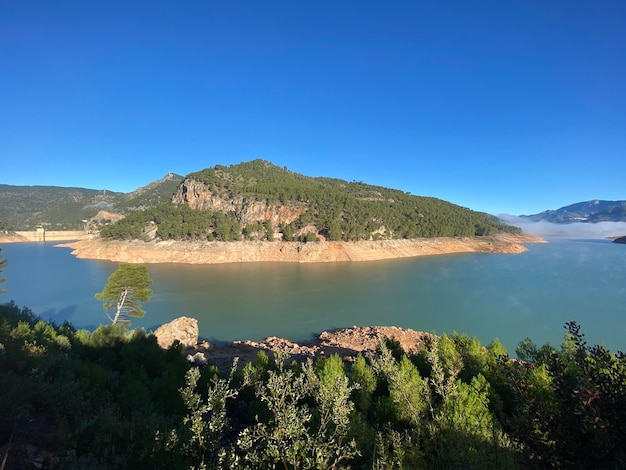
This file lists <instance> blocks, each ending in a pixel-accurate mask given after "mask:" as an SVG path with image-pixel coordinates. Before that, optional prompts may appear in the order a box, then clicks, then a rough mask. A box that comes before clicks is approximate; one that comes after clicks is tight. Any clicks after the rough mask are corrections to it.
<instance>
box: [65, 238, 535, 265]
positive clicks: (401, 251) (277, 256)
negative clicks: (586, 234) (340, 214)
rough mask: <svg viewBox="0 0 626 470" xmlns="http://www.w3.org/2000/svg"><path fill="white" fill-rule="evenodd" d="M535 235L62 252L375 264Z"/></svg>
mask: <svg viewBox="0 0 626 470" xmlns="http://www.w3.org/2000/svg"><path fill="white" fill-rule="evenodd" d="M543 242H545V241H544V240H543V239H541V238H538V237H535V236H532V235H508V234H507V235H498V236H495V237H476V238H470V237H464V238H443V237H442V238H421V239H411V240H378V241H359V242H327V241H320V242H311V243H301V242H281V241H274V242H267V241H258V242H254V241H241V242H215V241H214V242H183V241H151V242H144V241H139V240H135V241H115V240H102V239H100V238H97V237H93V238H89V239H85V240H78V241H74V242H71V243H64V244H60V245H57V246H60V247H67V248H71V249H72V254H73V255H75V256H76V257H78V258H86V259H99V260H109V261H115V262H120V263H147V264H150V263H184V264H219V263H250V262H286V263H321V262H338V261H344V262H345V261H375V260H384V259H393V258H408V257H414V256H425V255H441V254H452V253H474V252H479V253H521V252H524V251H526V250H527V248H526V247H525V246H524V245H523V244H524V243H543Z"/></svg>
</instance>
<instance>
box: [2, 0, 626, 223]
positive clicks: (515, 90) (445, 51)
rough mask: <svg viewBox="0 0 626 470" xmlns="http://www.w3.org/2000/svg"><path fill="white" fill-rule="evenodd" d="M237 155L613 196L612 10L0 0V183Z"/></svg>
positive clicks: (574, 4)
mask: <svg viewBox="0 0 626 470" xmlns="http://www.w3.org/2000/svg"><path fill="white" fill-rule="evenodd" d="M255 158H262V159H265V160H268V161H271V162H272V163H274V164H277V165H279V166H287V167H288V168H289V169H290V170H293V171H296V172H299V173H303V174H305V175H308V176H331V177H336V178H342V179H346V180H349V181H352V180H358V181H364V182H366V183H371V184H378V185H383V186H388V187H393V188H397V189H402V190H404V191H408V192H411V193H413V194H417V195H425V196H434V197H439V198H441V199H445V200H448V201H451V202H453V203H456V204H460V205H463V206H466V207H470V208H472V209H475V210H480V211H485V212H490V213H493V214H500V213H510V214H529V213H536V212H540V211H542V210H544V209H556V208H558V207H561V206H564V205H568V204H570V203H574V202H578V201H583V200H589V199H596V198H598V199H626V1H624V0H618V1H603V0H596V1H589V0H584V1H582V0H564V1H561V0H556V1H553V0H529V1H515V0H506V1H503V0H495V1H491V0H487V1H482V0H480V1H467V0H450V1H433V0H431V1H420V0H412V1H395V0H394V1H376V2H372V1H342V0H333V1H324V0H316V1H271V0H268V1H231V2H227V1H220V2H215V1H210V0H198V1H169V2H164V1H159V0H150V1H127V0H125V1H116V0H105V1H99V0H93V1H84V0H80V1H78V0H77V1H64V0H54V1H50V0H39V1H31V0H20V1H10V0H0V162H1V164H0V175H1V176H0V183H5V184H16V185H35V184H37V185H56V186H80V187H87V188H93V189H110V190H115V191H123V192H129V191H132V190H133V189H135V188H136V187H138V186H142V185H145V184H147V183H148V182H150V181H152V180H154V179H157V178H160V177H162V176H164V175H165V174H166V173H168V172H170V171H171V172H174V173H179V174H181V175H185V174H187V173H190V172H192V171H197V170H201V169H203V168H207V167H210V166H214V165H216V164H223V165H229V164H233V163H239V162H242V161H248V160H252V159H255Z"/></svg>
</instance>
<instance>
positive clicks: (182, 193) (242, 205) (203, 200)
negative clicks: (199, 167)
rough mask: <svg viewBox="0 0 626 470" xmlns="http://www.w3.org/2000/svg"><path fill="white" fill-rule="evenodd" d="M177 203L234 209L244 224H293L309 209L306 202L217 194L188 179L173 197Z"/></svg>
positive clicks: (192, 206) (195, 206)
mask: <svg viewBox="0 0 626 470" xmlns="http://www.w3.org/2000/svg"><path fill="white" fill-rule="evenodd" d="M172 202H173V203H174V204H187V205H188V206H189V207H191V208H192V209H203V210H206V209H210V210H214V211H220V212H224V213H226V212H233V213H234V214H235V216H236V217H237V220H238V221H239V222H240V223H241V224H242V225H244V226H245V225H247V224H251V223H255V222H264V221H266V220H269V221H271V222H272V225H274V226H275V227H278V226H279V225H280V224H290V223H291V222H293V221H294V220H296V219H297V218H298V217H300V215H301V214H303V213H304V212H306V210H307V206H306V204H304V203H291V204H289V205H282V204H271V203H267V202H266V201H255V200H250V199H248V198H245V197H235V198H232V199H225V198H223V197H221V196H219V195H214V194H213V193H212V192H211V191H210V190H209V188H207V186H206V185H205V184H204V183H201V182H199V181H195V180H193V179H186V180H185V181H183V183H182V184H181V185H180V186H179V187H178V190H177V191H176V194H174V197H173V198H172Z"/></svg>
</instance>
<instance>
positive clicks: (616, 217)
mask: <svg viewBox="0 0 626 470" xmlns="http://www.w3.org/2000/svg"><path fill="white" fill-rule="evenodd" d="M520 217H523V218H526V219H528V220H531V221H533V222H539V221H546V222H552V223H555V224H570V223H573V222H586V223H597V222H626V201H601V200H599V199H595V200H593V201H585V202H577V203H575V204H571V205H569V206H565V207H561V208H560V209H557V210H547V211H543V212H540V213H539V214H534V215H522V216H520Z"/></svg>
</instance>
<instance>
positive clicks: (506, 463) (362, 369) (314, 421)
mask: <svg viewBox="0 0 626 470" xmlns="http://www.w3.org/2000/svg"><path fill="white" fill-rule="evenodd" d="M566 328H567V332H566V335H565V338H564V341H563V344H562V345H561V346H560V347H559V348H554V347H552V346H550V345H547V344H546V345H544V346H537V345H535V344H534V343H532V341H530V340H526V341H524V342H522V343H521V344H520V346H519V348H518V349H517V357H518V359H516V360H513V359H511V358H509V357H508V356H507V353H506V351H505V350H504V348H503V347H502V345H501V344H500V343H499V342H498V341H497V340H495V341H494V342H492V343H491V344H489V345H488V346H486V347H484V346H483V345H481V344H480V343H479V342H478V341H477V340H476V339H472V338H469V337H467V336H466V335H458V334H453V335H451V336H446V335H442V336H441V337H440V338H435V339H433V340H432V341H430V342H428V343H427V344H426V345H425V346H424V347H423V348H422V349H421V350H420V351H419V352H418V353H417V354H414V355H407V354H405V353H404V351H403V350H402V349H401V348H400V347H399V345H398V343H396V342H394V341H392V340H388V339H384V338H382V339H381V342H380V346H379V347H378V349H377V351H375V352H372V353H371V354H368V355H365V356H358V357H357V358H356V360H354V361H352V362H346V361H344V360H343V359H342V358H340V357H338V356H331V357H328V358H322V359H317V360H315V361H308V362H304V363H295V362H292V361H291V360H290V359H289V357H288V356H287V355H286V353H284V352H282V351H276V352H275V354H274V356H273V357H268V355H266V354H264V353H259V355H258V357H257V359H256V361H255V362H253V363H250V364H246V365H244V364H236V362H235V363H234V364H233V368H232V370H231V371H230V373H220V372H219V371H218V370H217V369H216V368H215V367H213V366H210V365H209V366H208V367H205V368H195V367H190V366H189V364H187V362H186V361H185V359H184V357H183V354H182V351H181V348H180V346H177V345H174V346H172V347H171V348H170V349H168V350H162V349H160V348H159V347H158V345H157V343H156V340H155V338H154V337H153V336H152V335H150V334H148V333H145V332H144V331H142V330H128V329H126V328H125V327H124V326H123V325H119V324H118V325H108V326H100V327H99V328H97V329H96V330H95V331H93V332H88V331H84V330H76V329H75V328H73V327H72V326H71V325H70V324H67V323H65V324H62V325H55V324H52V323H47V322H44V321H42V320H40V319H39V318H37V317H36V316H35V315H33V314H32V312H30V311H29V310H28V309H27V308H20V307H18V306H17V305H15V304H14V303H12V302H10V303H5V304H1V305H0V390H1V391H2V392H1V393H2V400H0V452H1V454H0V459H2V462H3V463H2V466H3V467H5V468H30V467H32V466H33V465H34V464H38V465H40V468H41V466H44V467H47V468H90V469H98V468H107V469H110V468H169V469H178V468H181V469H183V468H184V469H187V468H255V469H256V468H291V469H301V468H302V469H304V468H372V469H382V468H384V469H388V468H435V469H436V468H442V469H443V468H445V469H449V468H464V469H465V468H466V469H470V468H474V469H479V468H480V469H484V468H486V469H489V468H494V469H495V468H498V469H501V468H624V467H625V466H626V444H625V443H626V424H625V423H626V358H625V357H624V355H623V354H622V353H617V354H615V353H612V352H610V351H608V350H606V349H605V348H602V347H599V346H594V347H589V346H588V345H587V344H586V343H585V341H584V336H583V335H582V334H581V332H580V328H579V326H578V325H576V324H575V323H569V324H567V325H566ZM35 466H37V465H35Z"/></svg>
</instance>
